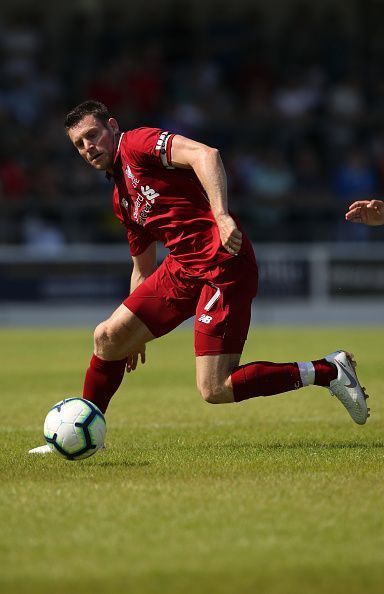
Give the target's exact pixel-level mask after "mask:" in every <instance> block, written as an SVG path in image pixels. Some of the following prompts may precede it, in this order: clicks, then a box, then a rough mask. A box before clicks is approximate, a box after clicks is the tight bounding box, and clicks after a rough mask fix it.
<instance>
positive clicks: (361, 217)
mask: <svg viewBox="0 0 384 594" xmlns="http://www.w3.org/2000/svg"><path fill="white" fill-rule="evenodd" d="M345 218H346V220H347V221H350V222H351V223H364V225H371V226H376V225H384V202H383V201H382V200H358V201H357V202H354V203H353V204H351V206H350V207H349V210H348V212H347V213H346V215H345Z"/></svg>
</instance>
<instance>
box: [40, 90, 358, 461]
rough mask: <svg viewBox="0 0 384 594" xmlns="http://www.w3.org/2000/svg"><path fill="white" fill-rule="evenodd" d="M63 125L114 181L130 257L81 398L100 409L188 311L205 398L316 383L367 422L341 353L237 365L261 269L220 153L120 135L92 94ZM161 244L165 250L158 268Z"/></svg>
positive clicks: (170, 139) (151, 133)
mask: <svg viewBox="0 0 384 594" xmlns="http://www.w3.org/2000/svg"><path fill="white" fill-rule="evenodd" d="M65 128H66V131H67V134H68V137H69V139H70V140H71V142H72V143H73V145H74V147H75V148H76V149H77V151H78V152H79V154H80V156H81V157H82V158H83V159H84V160H85V161H86V162H87V163H88V164H89V165H91V166H92V167H94V168H95V169H97V170H102V171H105V172H106V175H107V177H108V178H110V179H111V180H113V181H114V191H113V208H114V211H115V214H116V216H117V218H118V219H119V221H120V222H121V223H122V224H123V225H124V226H125V228H126V231H127V236H128V242H129V246H130V251H131V256H132V261H133V271H132V276H131V293H130V295H129V296H128V297H127V298H126V299H125V300H124V301H123V303H122V304H121V305H120V306H119V307H118V308H117V309H116V311H114V312H113V313H112V315H111V317H110V318H109V319H108V320H106V321H104V322H102V323H101V324H99V325H98V326H97V327H96V330H95V332H94V354H93V356H92V358H91V361H90V364H89V367H88V370H87V371H86V374H85V382H84V389H83V396H84V398H87V399H88V400H90V401H92V402H94V403H95V404H96V405H97V406H98V407H99V408H100V409H101V410H102V411H103V412H105V411H106V409H107V406H108V404H109V401H110V399H111V398H112V396H113V395H114V393H115V392H116V391H117V389H118V388H119V386H120V384H121V382H122V379H123V376H124V372H125V371H127V372H131V371H133V370H135V369H136V366H137V363H138V360H139V359H140V361H141V363H144V362H145V344H146V343H147V342H149V341H151V340H153V339H155V338H156V337H159V336H162V335H164V334H167V333H168V332H170V331H171V330H173V329H174V328H176V327H177V326H179V324H181V322H183V321H184V320H186V319H188V318H190V317H191V316H193V315H195V316H196V317H195V326H194V339H195V354H196V378H197V387H198V390H199V391H200V393H201V395H202V396H203V398H204V399H205V400H206V401H207V402H210V403H212V404H221V403H229V402H240V401H242V400H245V399H248V398H253V397H257V396H269V395H272V394H279V393H282V392H288V391H289V390H296V389H298V388H301V387H303V386H307V385H310V384H315V385H318V386H325V387H327V388H329V390H330V391H331V393H332V394H334V395H335V396H336V397H337V398H338V399H339V400H340V402H341V403H342V404H343V405H344V406H345V408H346V409H347V411H348V412H349V414H350V415H351V417H352V419H353V420H354V421H355V422H356V423H358V424H360V425H362V424H364V423H365V422H366V420H367V417H368V409H367V405H366V400H365V399H366V396H365V393H364V389H363V388H362V387H361V386H360V384H359V381H358V379H357V376H356V373H355V370H354V367H355V362H354V361H353V359H352V355H350V354H349V353H347V352H346V351H343V350H339V351H335V352H334V353H332V354H330V355H328V356H326V357H324V358H322V359H320V360H315V361H309V362H298V363H296V362H294V363H271V362H268V361H257V362H253V363H248V364H247V365H240V356H241V353H242V350H243V346H244V343H245V340H246V337H247V333H248V328H249V323H250V317H251V303H252V300H253V298H254V297H255V295H256V291H257V284H258V273H257V265H256V261H255V257H254V253H253V248H252V245H251V244H250V242H249V240H248V238H247V237H246V236H245V234H244V232H243V231H242V228H241V225H240V222H239V221H238V220H237V218H236V217H235V216H233V215H232V214H231V212H230V211H229V210H228V205H227V189H226V174H225V170H224V167H223V164H222V161H221V158H220V154H219V152H218V151H217V150H216V149H214V148H211V147H209V146H206V145H204V144H201V143H199V142H195V141H194V140H191V139H188V138H185V137H183V136H181V135H178V134H172V133H170V132H168V131H166V130H161V129H157V128H147V127H144V128H137V129H133V130H128V131H126V132H120V129H119V125H118V122H117V121H116V119H114V118H113V117H111V116H110V114H109V112H108V109H107V108H106V107H105V106H104V105H103V104H101V103H99V102H97V101H86V102H84V103H82V104H80V105H78V106H77V107H75V108H74V109H73V110H71V111H70V112H69V113H68V115H67V117H66V120H65ZM157 241H159V242H162V243H163V244H164V246H165V247H166V248H168V250H169V254H168V255H167V256H166V258H165V259H164V261H163V262H162V263H161V264H160V266H159V267H158V268H156V242H157ZM48 450H49V448H48V449H47V446H41V447H39V448H35V449H34V450H32V452H33V453H35V452H36V453H45V452H47V451H48Z"/></svg>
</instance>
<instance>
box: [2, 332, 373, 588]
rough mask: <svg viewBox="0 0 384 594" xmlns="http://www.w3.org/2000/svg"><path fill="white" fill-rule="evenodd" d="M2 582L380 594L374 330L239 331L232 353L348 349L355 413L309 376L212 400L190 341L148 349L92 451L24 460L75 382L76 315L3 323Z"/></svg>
mask: <svg viewBox="0 0 384 594" xmlns="http://www.w3.org/2000/svg"><path fill="white" fill-rule="evenodd" d="M0 344H1V346H0V361H1V372H0V373H1V403H2V407H1V416H0V431H1V448H0V592H1V594H10V593H12V594H13V593H14V594H16V593H17V594H35V593H36V594H37V593H39V594H41V592H46V591H48V592H54V593H55V594H62V593H68V592H71V593H81V594H88V593H91V592H92V593H97V594H99V593H100V594H101V593H103V594H105V593H106V592H109V593H112V594H115V593H116V594H123V593H128V592H129V593H132V594H136V593H137V594H195V593H200V594H212V593H213V594H216V593H220V594H232V593H233V594H235V593H236V594H255V593H260V594H301V593H303V594H323V593H324V594H333V593H335V594H344V593H345V594H362V593H364V594H374V593H375V594H376V593H377V594H379V593H380V594H382V592H383V591H384V514H383V508H384V426H383V418H384V417H383V415H384V350H383V344H384V328H375V329H369V328H364V329H353V328H333V329H326V328H322V329H294V330H293V329H289V328H282V329H273V328H271V329H267V328H254V329H252V332H251V334H250V337H249V340H248V342H247V346H246V350H245V352H244V356H243V361H244V362H247V361H251V360H257V359H264V360H272V361H292V360H293V361H295V360H302V361H305V360H308V359H310V358H320V357H321V356H322V355H324V354H327V353H328V352H331V351H332V350H334V349H335V348H340V347H341V348H346V349H349V350H351V351H352V352H354V353H355V355H356V357H357V359H358V365H359V366H358V372H359V377H360V379H361V381H362V383H363V384H364V385H366V386H367V391H368V393H369V394H370V396H371V397H370V400H369V401H368V402H369V405H370V407H371V418H370V419H369V420H368V423H367V425H366V426H364V427H358V426H357V425H355V424H354V423H353V422H352V420H351V419H350V417H349V415H348V414H347V413H346V411H345V410H344V408H343V407H342V406H341V405H340V403H339V402H338V401H337V400H336V399H333V398H331V396H330V395H329V393H328V391H327V390H325V389H323V388H317V387H311V388H306V389H303V390H299V391H297V392H291V393H289V394H285V395H282V396H274V397H269V398H259V399H254V400H249V401H248V402H244V403H242V404H238V405H222V406H212V405H209V404H206V403H204V402H203V401H202V400H201V399H200V397H199V396H198V395H197V392H196V390H195V383H194V356H193V340H192V333H191V331H190V330H188V329H186V330H181V331H178V332H174V333H173V334H172V335H170V336H168V337H165V338H163V339H161V340H159V341H156V342H154V343H152V344H150V345H149V346H148V350H147V353H148V361H147V363H146V364H145V366H144V367H141V368H140V369H138V370H137V371H136V372H134V373H132V374H130V375H129V376H126V378H125V380H124V383H123V385H122V387H121V388H120V390H119V393H118V394H117V396H115V398H114V400H113V401H112V404H111V407H110V410H109V412H108V415H107V424H108V433H107V446H108V450H106V451H103V452H100V453H98V454H96V455H95V456H94V457H92V458H90V459H88V460H85V461H81V462H80V461H79V462H67V461H65V460H62V459H60V458H59V457H57V456H53V455H52V456H46V457H32V456H28V455H27V450H28V449H29V448H30V447H34V446H36V445H39V444H41V443H43V442H42V424H43V420H44V417H45V414H46V412H47V410H48V408H49V407H50V406H52V405H53V404H54V403H56V402H57V401H58V400H60V399H62V398H63V397H68V396H77V395H79V394H80V392H81V388H82V383H83V373H84V370H85V367H86V366H87V365H88V361H89V357H90V354H91V350H92V332H91V331H88V330H58V329H52V330H28V331H22V330H1V331H0Z"/></svg>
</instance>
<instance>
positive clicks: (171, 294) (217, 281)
mask: <svg viewBox="0 0 384 594" xmlns="http://www.w3.org/2000/svg"><path fill="white" fill-rule="evenodd" d="M252 256H253V254H252ZM257 285H258V273H257V266H256V262H255V260H254V258H253V257H251V256H248V255H239V256H236V257H233V258H231V259H230V260H226V261H224V262H222V263H221V264H218V265H217V266H216V267H214V268H212V269H209V270H205V271H204V273H203V277H200V276H197V275H195V274H194V273H193V272H191V271H190V270H187V269H186V268H184V267H183V266H181V264H179V263H178V262H177V261H176V260H174V258H172V256H167V257H166V258H165V260H164V261H163V262H162V264H161V265H160V266H159V268H157V270H156V271H155V272H154V273H153V274H152V275H151V276H150V277H148V278H147V279H146V280H145V281H144V282H143V283H142V284H141V285H139V286H138V287H137V289H136V290H135V291H134V292H133V293H132V294H131V295H130V296H129V297H127V299H126V300H125V301H124V305H126V307H127V308H128V309H129V310H130V311H132V312H133V313H134V314H135V315H137V317H138V318H140V320H141V321H142V322H143V323H144V324H145V325H146V326H147V328H148V329H149V330H150V332H152V334H153V335H154V336H157V337H159V336H163V335H164V334H167V333H168V332H170V331H171V330H173V329H174V328H176V327H177V326H179V325H180V324H181V323H182V322H184V320H187V319H188V318H190V317H191V316H193V315H196V319H195V353H196V355H197V356H202V355H219V354H222V353H241V352H242V350H243V347H244V343H245V341H246V338H247V334H248V328H249V323H250V320H251V303H252V300H253V298H254V296H255V295H256V292H257Z"/></svg>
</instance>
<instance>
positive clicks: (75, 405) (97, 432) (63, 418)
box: [44, 398, 107, 460]
mask: <svg viewBox="0 0 384 594" xmlns="http://www.w3.org/2000/svg"><path fill="white" fill-rule="evenodd" d="M106 430H107V426H106V424H105V419H104V415H103V413H102V412H101V411H100V410H99V409H98V408H97V406H96V405H95V404H93V402H89V400H85V399H84V398H66V399H65V400H61V402H58V403H57V404H55V406H53V407H52V408H51V410H50V411H49V412H48V414H47V416H46V418H45V421H44V437H45V440H46V442H47V444H48V445H49V446H50V447H51V448H52V449H53V451H54V452H56V454H59V455H60V456H64V458H67V460H82V459H83V458H88V457H89V456H92V455H93V454H95V453H96V452H97V450H99V449H100V448H101V447H102V446H103V445H104V437H105V433H106Z"/></svg>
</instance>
